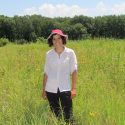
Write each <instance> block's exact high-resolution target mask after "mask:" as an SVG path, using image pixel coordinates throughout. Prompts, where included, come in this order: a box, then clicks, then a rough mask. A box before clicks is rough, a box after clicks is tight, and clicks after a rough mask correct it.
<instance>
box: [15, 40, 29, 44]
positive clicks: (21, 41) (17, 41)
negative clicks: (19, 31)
mask: <svg viewBox="0 0 125 125" xmlns="http://www.w3.org/2000/svg"><path fill="white" fill-rule="evenodd" d="M15 43H16V44H27V43H29V42H28V41H27V40H25V39H20V40H16V41H15Z"/></svg>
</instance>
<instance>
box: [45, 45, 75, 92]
mask: <svg viewBox="0 0 125 125" xmlns="http://www.w3.org/2000/svg"><path fill="white" fill-rule="evenodd" d="M75 70H77V59H76V55H75V53H74V51H73V50H72V49H69V48H67V47H65V49H64V51H63V52H62V53H61V54H60V55H58V54H57V52H56V51H55V49H51V50H49V51H48V52H47V53H46V60H45V67H44V72H45V73H46V74H47V76H48V78H47V82H46V86H45V91H47V92H52V93H57V90H58V88H59V90H60V92H63V91H70V90H71V85H70V74H72V73H73V72H74V71H75Z"/></svg>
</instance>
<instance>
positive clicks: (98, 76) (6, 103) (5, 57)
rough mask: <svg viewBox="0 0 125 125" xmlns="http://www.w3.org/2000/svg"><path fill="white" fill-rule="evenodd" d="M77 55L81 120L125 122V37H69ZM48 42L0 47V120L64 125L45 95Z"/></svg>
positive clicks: (80, 123) (91, 124)
mask: <svg viewBox="0 0 125 125" xmlns="http://www.w3.org/2000/svg"><path fill="white" fill-rule="evenodd" d="M66 46H67V47H69V48H72V49H73V50H74V51H75V53H76V55H77V60H78V80H77V96H76V98H74V99H73V113H74V119H75V121H76V124H77V125H125V40H113V39H100V40H98V39H95V40H83V41H69V42H68V43H67V45H66ZM49 49H51V48H49V47H48V45H47V44H46V43H31V44H24V45H17V44H12V43H9V44H7V45H6V46H4V47H0V125H65V123H64V121H63V120H60V121H58V120H57V119H56V118H55V117H54V116H53V115H52V113H51V112H50V109H49V105H48V102H47V101H46V100H43V99H42V97H41V90H42V78H43V69H44V62H45V53H46V52H47V51H48V50H49Z"/></svg>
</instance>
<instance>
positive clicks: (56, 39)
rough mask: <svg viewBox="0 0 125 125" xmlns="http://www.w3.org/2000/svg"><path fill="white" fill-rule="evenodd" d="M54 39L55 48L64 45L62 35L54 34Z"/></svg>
mask: <svg viewBox="0 0 125 125" xmlns="http://www.w3.org/2000/svg"><path fill="white" fill-rule="evenodd" d="M52 41H53V46H54V47H55V48H57V47H62V46H63V41H62V38H61V36H60V35H58V34H56V35H53V39H52Z"/></svg>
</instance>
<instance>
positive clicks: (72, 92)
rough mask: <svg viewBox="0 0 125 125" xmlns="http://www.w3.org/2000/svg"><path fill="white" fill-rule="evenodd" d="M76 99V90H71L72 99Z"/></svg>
mask: <svg viewBox="0 0 125 125" xmlns="http://www.w3.org/2000/svg"><path fill="white" fill-rule="evenodd" d="M74 97H76V89H72V90H71V98H72V99H73V98H74Z"/></svg>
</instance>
